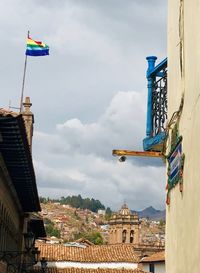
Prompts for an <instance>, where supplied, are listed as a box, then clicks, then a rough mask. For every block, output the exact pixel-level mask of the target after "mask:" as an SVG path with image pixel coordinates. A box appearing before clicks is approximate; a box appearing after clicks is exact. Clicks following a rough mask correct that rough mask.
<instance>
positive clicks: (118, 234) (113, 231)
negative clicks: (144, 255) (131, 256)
mask: <svg viewBox="0 0 200 273" xmlns="http://www.w3.org/2000/svg"><path fill="white" fill-rule="evenodd" d="M139 225H140V222H139V218H138V215H137V214H136V213H134V214H132V212H131V211H130V209H129V208H128V207H127V205H126V204H124V205H123V206H122V207H121V209H120V210H119V211H118V213H114V214H113V215H112V218H111V219H110V221H109V244H121V243H125V244H126V243H128V244H134V245H138V244H139Z"/></svg>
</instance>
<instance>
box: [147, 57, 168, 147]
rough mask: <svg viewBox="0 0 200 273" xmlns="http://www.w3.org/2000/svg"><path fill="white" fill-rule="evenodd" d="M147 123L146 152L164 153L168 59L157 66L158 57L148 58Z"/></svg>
mask: <svg viewBox="0 0 200 273" xmlns="http://www.w3.org/2000/svg"><path fill="white" fill-rule="evenodd" d="M146 59H147V62H148V69H147V74H146V77H147V82H148V85H147V87H148V97H147V122H146V138H145V139H144V140H143V148H144V150H145V151H156V152H162V150H163V145H164V141H165V139H166V123H167V58H166V59H164V60H163V61H162V62H160V63H159V64H158V65H156V66H155V63H156V60H157V57H155V56H150V57H147V58H146Z"/></svg>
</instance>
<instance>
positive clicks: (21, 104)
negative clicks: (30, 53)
mask: <svg viewBox="0 0 200 273" xmlns="http://www.w3.org/2000/svg"><path fill="white" fill-rule="evenodd" d="M27 37H28V38H29V31H28V34H27ZM26 66H27V55H26V56H25V62H24V74H23V81H22V92H21V101H20V113H22V110H23V98H24V87H25V79H26Z"/></svg>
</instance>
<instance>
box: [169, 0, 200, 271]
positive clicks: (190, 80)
mask: <svg viewBox="0 0 200 273" xmlns="http://www.w3.org/2000/svg"><path fill="white" fill-rule="evenodd" d="M168 14H169V17H168V106H169V107H168V117H169V119H170V118H171V116H172V114H173V113H174V112H175V111H177V110H178V108H179V105H180V102H181V97H182V96H184V106H183V111H182V114H181V118H180V122H179V133H180V135H182V136H183V141H182V147H183V152H184V154H185V164H184V173H183V193H182V194H181V192H180V191H179V187H178V185H177V186H176V187H175V188H173V189H172V190H171V192H170V204H169V206H167V208H166V214H167V215H166V217H167V221H166V272H167V273H174V272H175V273H188V272H195V273H198V272H199V271H200V259H199V253H200V244H199V241H200V232H199V230H200V217H199V209H200V199H199V196H200V181H199V177H200V156H199V152H200V141H199V135H200V120H199V119H200V50H199V44H200V32H199V26H200V4H199V1H198V0H193V1H191V0H182V1H181V0H169V6H168ZM168 144H169V145H168V146H169V147H170V141H169V143H168Z"/></svg>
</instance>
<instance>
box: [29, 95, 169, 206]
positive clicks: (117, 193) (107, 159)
mask: <svg viewBox="0 0 200 273" xmlns="http://www.w3.org/2000/svg"><path fill="white" fill-rule="evenodd" d="M143 100H144V94H143V93H138V92H133V91H132V92H131V91H130V92H118V93H117V94H116V95H115V96H114V97H113V99H112V101H111V103H110V105H109V106H108V107H107V109H106V110H105V113H104V114H103V115H102V116H101V117H100V118H99V119H98V120H97V121H96V122H93V123H83V122H82V121H81V120H78V119H70V120H67V121H66V122H64V123H63V124H58V125H57V126H56V130H55V134H44V133H42V132H36V133H35V147H34V148H35V149H34V151H35V167H36V173H37V178H38V185H39V189H40V190H41V194H45V195H46V196H48V195H49V196H52V195H54V196H55V194H56V195H57V197H60V196H61V195H69V194H70V193H71V194H72V193H73V194H79V193H80V194H82V195H83V196H89V197H94V198H98V199H100V200H101V201H102V202H104V203H105V204H106V205H107V206H111V207H114V208H117V207H118V206H119V205H120V204H121V203H122V202H123V200H124V199H126V200H127V202H128V203H129V204H130V206H131V207H132V208H135V209H136V208H137V209H138V208H143V207H145V206H146V205H154V206H156V207H161V206H162V202H163V196H164V178H163V174H164V171H163V168H162V167H160V166H151V165H148V164H147V165H146V166H144V165H141V164H134V161H132V160H127V161H126V163H123V164H122V163H119V162H118V161H117V159H116V158H114V157H112V155H111V152H112V149H114V148H118V147H120V148H129V149H131V148H132V149H135V150H138V149H141V148H140V147H141V143H142V138H143V137H144V125H145V123H144V119H145V118H144V117H145V107H144V106H143ZM52 188H55V189H56V191H55V192H53V193H52Z"/></svg>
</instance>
